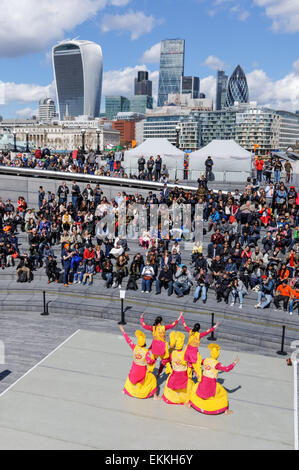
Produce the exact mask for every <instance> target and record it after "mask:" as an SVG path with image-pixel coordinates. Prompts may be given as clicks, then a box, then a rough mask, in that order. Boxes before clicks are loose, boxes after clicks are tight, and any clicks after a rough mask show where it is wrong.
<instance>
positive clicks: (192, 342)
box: [181, 315, 219, 367]
mask: <svg viewBox="0 0 299 470" xmlns="http://www.w3.org/2000/svg"><path fill="white" fill-rule="evenodd" d="M181 320H182V323H183V325H184V328H185V330H186V331H187V332H188V333H189V341H188V345H187V348H186V350H185V355H184V359H185V361H187V363H188V367H193V366H194V364H196V362H197V359H198V348H199V346H200V340H201V339H202V338H204V337H205V336H208V335H209V334H211V333H213V331H215V330H216V328H218V326H219V323H218V322H217V323H216V325H215V326H214V327H213V328H210V329H209V330H207V331H205V332H204V333H200V324H199V323H195V325H194V326H193V329H192V330H191V328H189V326H188V325H187V324H186V322H185V319H184V317H183V315H182V317H181Z"/></svg>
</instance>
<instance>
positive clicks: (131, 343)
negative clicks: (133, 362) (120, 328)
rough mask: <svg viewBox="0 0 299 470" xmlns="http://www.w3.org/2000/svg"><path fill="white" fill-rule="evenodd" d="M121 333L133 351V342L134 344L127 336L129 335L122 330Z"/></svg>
mask: <svg viewBox="0 0 299 470" xmlns="http://www.w3.org/2000/svg"><path fill="white" fill-rule="evenodd" d="M123 334H124V337H125V340H126V342H127V343H128V345H129V346H130V348H131V349H132V351H134V349H135V344H134V343H133V341H132V340H131V339H130V338H129V336H128V335H127V333H125V332H123Z"/></svg>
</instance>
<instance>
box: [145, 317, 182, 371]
mask: <svg viewBox="0 0 299 470" xmlns="http://www.w3.org/2000/svg"><path fill="white" fill-rule="evenodd" d="M179 321H180V320H179V319H178V320H176V321H174V322H173V323H171V325H165V326H164V325H161V324H160V325H157V326H150V325H146V324H145V323H144V320H143V318H142V317H141V325H142V327H143V328H144V329H145V330H148V331H151V332H152V333H153V342H152V344H151V346H150V349H151V351H152V353H153V355H154V358H155V361H156V360H157V359H158V358H159V357H160V359H161V361H162V364H163V365H164V366H165V365H166V364H167V362H168V358H169V350H168V345H167V342H166V331H167V330H170V329H171V328H174V327H175V326H176V325H177V324H178V323H179Z"/></svg>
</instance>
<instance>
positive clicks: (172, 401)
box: [162, 376, 194, 405]
mask: <svg viewBox="0 0 299 470" xmlns="http://www.w3.org/2000/svg"><path fill="white" fill-rule="evenodd" d="M170 377H171V376H169V377H168V379H167V382H166V385H165V388H164V394H163V397H162V399H163V400H164V401H165V403H167V404H168V405H184V404H185V403H188V402H189V399H190V395H191V392H192V389H193V385H194V382H193V380H191V379H190V378H189V379H188V383H187V387H186V388H182V389H180V390H172V389H171V388H168V382H169V379H170Z"/></svg>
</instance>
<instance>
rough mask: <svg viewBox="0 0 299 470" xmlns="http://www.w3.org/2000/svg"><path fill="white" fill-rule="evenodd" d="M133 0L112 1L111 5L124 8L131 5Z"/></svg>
mask: <svg viewBox="0 0 299 470" xmlns="http://www.w3.org/2000/svg"><path fill="white" fill-rule="evenodd" d="M130 1H131V0H110V4H111V5H113V6H115V7H124V6H126V5H128V3H130Z"/></svg>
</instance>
